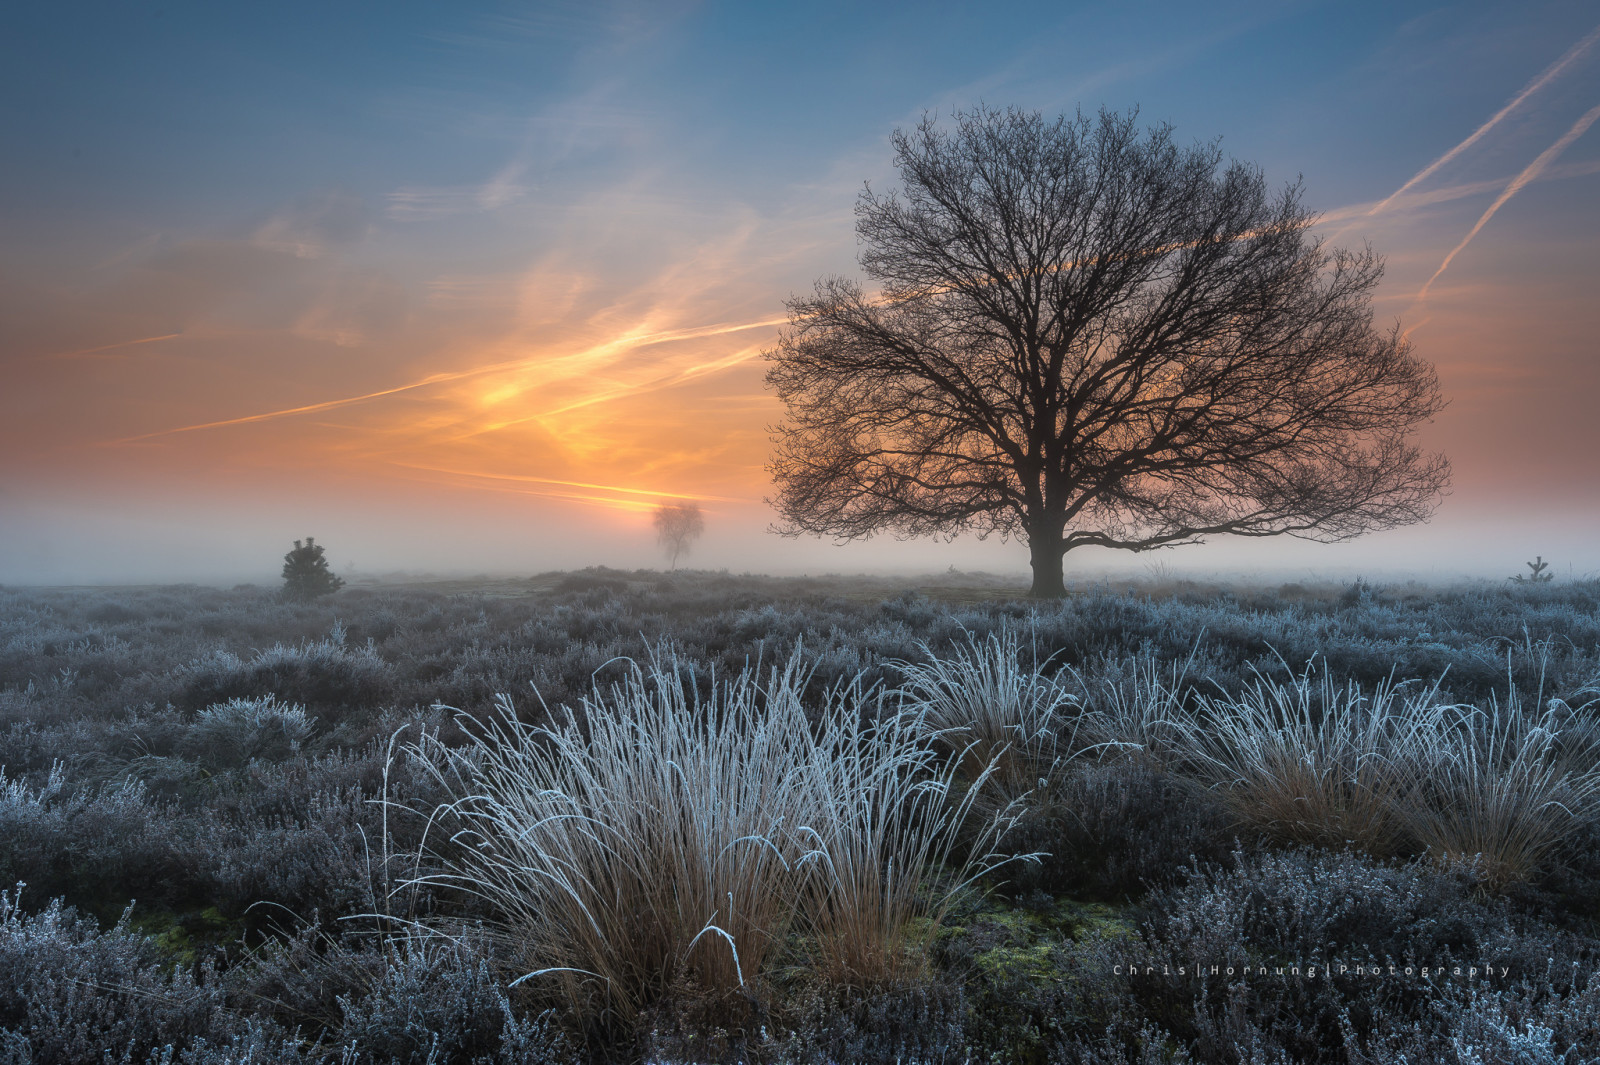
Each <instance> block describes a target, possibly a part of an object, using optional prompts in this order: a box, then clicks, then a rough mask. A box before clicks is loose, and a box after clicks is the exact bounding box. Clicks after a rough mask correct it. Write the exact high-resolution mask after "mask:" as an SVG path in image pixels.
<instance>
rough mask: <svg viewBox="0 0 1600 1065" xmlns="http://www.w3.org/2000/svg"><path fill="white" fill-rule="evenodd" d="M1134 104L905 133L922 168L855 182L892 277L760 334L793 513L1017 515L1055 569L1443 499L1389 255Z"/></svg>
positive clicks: (873, 267) (835, 516) (873, 243)
mask: <svg viewBox="0 0 1600 1065" xmlns="http://www.w3.org/2000/svg"><path fill="white" fill-rule="evenodd" d="M1135 120H1136V113H1134V114H1127V115H1120V114H1115V113H1107V112H1101V114H1100V116H1099V118H1098V120H1091V119H1088V118H1086V117H1085V116H1084V115H1082V114H1081V113H1080V114H1078V115H1077V116H1076V117H1072V118H1066V117H1063V118H1060V119H1057V120H1055V121H1053V122H1047V121H1046V120H1045V119H1044V118H1043V117H1042V116H1041V115H1039V114H1037V113H1023V112H1018V111H1006V112H1004V113H1001V112H995V111H990V110H985V109H979V110H977V111H974V112H970V113H965V114H962V113H958V114H957V115H956V116H955V129H954V131H953V132H952V131H950V130H948V129H947V128H944V127H941V126H940V125H938V124H937V123H936V122H935V121H934V120H933V119H932V118H926V119H924V120H923V122H922V124H921V125H920V126H918V128H916V129H915V130H913V131H911V132H909V133H907V132H905V131H897V132H896V133H895V136H894V147H895V152H896V166H897V168H898V170H899V172H900V176H901V179H902V181H903V183H904V192H903V194H898V195H897V194H896V193H894V192H891V193H889V194H888V195H880V194H878V193H875V192H874V191H873V190H872V189H871V188H870V187H868V188H867V189H866V190H864V191H863V192H862V194H861V196H860V199H859V201H858V202H857V204H856V232H857V235H858V237H859V238H860V241H861V243H862V244H863V245H864V250H863V252H862V254H861V266H862V268H863V269H864V270H865V271H866V274H867V276H868V277H869V278H871V279H872V280H873V281H875V282H877V283H878V285H879V286H880V287H881V294H880V295H879V296H878V298H868V296H867V295H866V294H865V293H864V292H863V291H862V289H861V287H860V286H859V285H858V284H857V283H856V282H854V281H851V280H847V279H843V278H837V277H830V278H825V279H823V280H821V281H819V282H818V283H817V285H816V290H815V292H814V294H812V295H811V296H808V297H803V298H802V297H796V298H792V299H791V300H790V301H789V303H788V307H789V315H790V319H789V320H790V326H789V328H788V329H787V330H786V331H785V332H784V333H783V334H782V335H781V337H780V339H779V342H778V346H777V348H776V349H775V350H772V351H769V352H767V353H766V357H767V358H768V359H769V360H770V361H771V363H772V365H771V366H770V367H769V369H768V371H767V382H768V384H770V385H771V386H773V387H774V388H775V389H776V390H777V392H778V396H779V397H780V398H781V399H782V400H783V402H784V404H785V406H786V409H787V412H788V416H787V420H786V422H785V423H784V424H781V425H779V426H777V428H776V429H775V433H776V437H775V439H776V443H777V445H778V446H777V451H776V454H775V456H774V457H773V460H772V462H771V464H770V466H769V470H770V472H771V474H772V476H773V479H774V481H775V483H776V486H777V498H776V499H775V500H772V501H771V502H772V503H773V505H774V506H775V507H776V508H777V510H778V512H779V513H780V515H781V516H782V521H781V523H780V524H779V525H778V527H777V528H778V531H779V532H782V533H785V534H787V535H797V534H799V533H802V532H804V533H815V534H819V535H831V536H834V537H838V538H841V539H856V538H864V537H867V536H870V535H872V534H874V533H877V532H881V531H887V532H890V533H893V534H895V535H897V536H901V537H911V536H923V535H930V534H938V535H944V536H946V537H947V538H949V537H954V536H955V535H957V534H958V533H961V532H974V533H976V534H977V535H979V536H987V535H989V534H991V533H996V532H998V533H1000V534H1001V535H1003V536H1005V535H1016V536H1020V537H1022V538H1025V539H1026V540H1027V542H1028V545H1029V549H1030V553H1031V556H1032V565H1033V594H1034V595H1037V596H1059V595H1062V594H1064V586H1063V582H1062V561H1063V558H1064V556H1065V554H1066V552H1068V551H1070V550H1072V549H1074V548H1078V547H1085V546H1089V545H1095V546H1100V547H1109V548H1122V549H1126V550H1132V551H1144V550H1149V549H1151V548H1157V547H1166V546H1169V545H1176V544H1186V543H1198V542H1201V541H1202V539H1203V538H1204V537H1206V536H1209V535H1213V534H1219V533H1235V534H1240V535H1244V536H1272V535H1278V534H1285V533H1287V534H1290V535H1294V536H1300V537H1305V538H1308V539H1316V540H1324V541H1335V540H1343V539H1347V538H1349V537H1353V536H1356V535H1358V534H1360V533H1362V532H1365V531H1367V530H1371V529H1382V528H1389V527H1393V526H1398V525H1404V524H1408V523H1411V522H1416V521H1422V520H1425V519H1426V518H1427V517H1428V515H1429V514H1430V513H1431V511H1432V508H1433V505H1434V503H1435V501H1436V499H1437V497H1438V495H1439V493H1440V492H1441V491H1442V490H1443V488H1444V487H1445V485H1446V484H1447V483H1448V479H1449V465H1448V463H1447V462H1446V460H1445V459H1444V458H1443V456H1438V455H1424V454H1423V453H1422V452H1421V451H1419V450H1418V449H1417V448H1416V447H1415V446H1413V445H1412V443H1411V442H1410V437H1411V434H1412V432H1413V431H1414V430H1415V428H1416V427H1417V426H1418V425H1419V424H1420V423H1422V422H1424V421H1426V420H1427V419H1429V418H1431V417H1432V416H1433V415H1434V414H1436V413H1437V412H1438V411H1439V410H1440V409H1441V408H1442V406H1443V401H1442V400H1441V398H1440V394H1439V388H1438V382H1437V378H1436V376H1435V374H1434V371H1433V368H1432V366H1431V365H1429V364H1428V363H1427V362H1425V361H1423V360H1421V359H1419V358H1417V357H1416V356H1415V355H1413V354H1412V351H1411V348H1410V345H1409V344H1408V343H1407V342H1406V340H1405V338H1404V337H1403V336H1402V335H1401V334H1400V332H1399V327H1398V326H1396V327H1395V328H1394V329H1393V330H1390V331H1387V332H1381V331H1378V330H1375V329H1374V328H1373V325H1372V315H1371V311H1370V306H1369V304H1370V299H1371V293H1372V289H1373V287H1374V286H1375V285H1376V284H1377V282H1378V279H1379V276H1380V275H1381V273H1382V269H1383V264H1382V261H1381V260H1380V259H1378V258H1377V257H1376V256H1375V255H1374V254H1373V253H1372V251H1371V249H1367V250H1364V251H1361V252H1350V251H1343V250H1335V249H1329V248H1326V247H1324V246H1323V244H1322V242H1321V241H1319V240H1316V239H1314V238H1312V237H1311V236H1310V234H1309V232H1308V230H1309V227H1310V226H1311V225H1312V224H1313V223H1314V221H1315V218H1314V216H1312V215H1311V214H1309V213H1308V212H1307V211H1306V210H1305V209H1304V208H1302V207H1301V205H1300V190H1299V187H1298V186H1297V185H1296V186H1290V187H1288V188H1286V189H1284V190H1283V191H1282V192H1280V193H1278V194H1276V195H1273V194H1270V193H1269V192H1268V189H1267V185H1266V180H1265V178H1264V177H1263V175H1262V173H1261V171H1260V170H1259V169H1258V168H1255V167H1252V166H1248V165H1245V164H1243V163H1239V162H1229V163H1228V164H1227V165H1223V157H1222V153H1221V151H1220V149H1219V148H1218V147H1217V145H1216V144H1210V145H1196V146H1194V147H1188V148H1180V147H1178V146H1176V145H1175V144H1174V143H1173V141H1172V134H1171V128H1170V127H1166V126H1158V127H1155V128H1153V129H1150V130H1148V131H1146V132H1144V133H1143V134H1141V133H1140V132H1139V131H1138V130H1137V129H1136V126H1135Z"/></svg>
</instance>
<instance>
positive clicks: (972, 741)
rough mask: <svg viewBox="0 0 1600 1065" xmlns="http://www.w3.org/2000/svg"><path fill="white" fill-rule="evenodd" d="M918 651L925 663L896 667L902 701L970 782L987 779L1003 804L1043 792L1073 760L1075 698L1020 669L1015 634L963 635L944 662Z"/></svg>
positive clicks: (1044, 678) (1032, 670)
mask: <svg viewBox="0 0 1600 1065" xmlns="http://www.w3.org/2000/svg"><path fill="white" fill-rule="evenodd" d="M918 647H919V649H920V650H921V651H922V653H923V654H924V655H925V656H926V660H925V661H922V662H897V663H896V665H897V667H898V668H899V669H900V671H901V673H902V675H903V676H904V678H905V680H904V684H903V686H902V688H901V692H902V695H903V697H904V698H905V700H906V701H907V704H908V706H910V707H911V708H914V710H915V712H916V713H917V714H918V715H919V718H920V720H921V721H922V722H923V723H924V724H925V725H926V727H927V729H928V730H929V732H930V734H931V735H933V736H934V737H936V738H938V739H939V740H940V741H941V742H943V743H944V744H945V745H947V746H948V747H950V748H951V749H954V750H960V751H962V752H963V762H964V768H965V769H966V771H967V773H968V775H969V776H972V777H976V776H977V775H979V774H980V773H984V772H985V771H987V773H988V776H987V786H988V787H989V789H991V790H992V791H993V792H994V793H996V794H997V795H998V796H999V797H1000V798H1001V800H1002V804H1003V803H1004V802H1009V801H1010V800H1013V799H1017V798H1020V797H1022V796H1023V795H1025V794H1027V793H1028V792H1030V791H1034V790H1036V789H1038V788H1040V787H1041V786H1044V787H1048V784H1049V781H1050V780H1051V779H1052V778H1054V777H1056V776H1057V775H1058V771H1059V770H1060V768H1061V767H1062V764H1063V763H1064V762H1065V761H1066V760H1068V759H1069V758H1070V757H1071V755H1072V754H1073V753H1075V752H1074V750H1073V742H1072V741H1073V739H1074V737H1075V736H1076V732H1077V716H1076V712H1077V711H1079V710H1081V709H1082V702H1081V701H1080V700H1079V698H1078V697H1077V695H1075V694H1074V693H1073V692H1072V691H1071V690H1070V689H1069V688H1068V687H1066V686H1065V685H1064V684H1062V683H1061V682H1060V681H1058V680H1057V679H1055V678H1053V677H1048V676H1045V675H1044V674H1043V673H1042V672H1041V671H1040V668H1039V665H1038V663H1037V662H1035V663H1034V665H1033V667H1032V668H1024V667H1023V666H1022V664H1021V656H1020V648H1019V647H1018V639H1017V633H1016V631H1015V630H1014V629H1010V628H1006V629H1002V630H1001V631H999V632H996V633H990V634H989V635H988V637H986V638H985V639H983V640H981V641H980V640H978V639H977V638H976V637H975V636H973V635H972V634H971V633H968V634H967V639H966V643H965V645H964V646H962V645H958V646H957V647H956V649H955V652H954V653H953V654H951V655H949V656H940V655H938V654H936V653H934V651H933V650H932V649H931V648H930V647H929V646H928V645H927V644H926V643H922V644H918Z"/></svg>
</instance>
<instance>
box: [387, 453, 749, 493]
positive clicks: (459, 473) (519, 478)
mask: <svg viewBox="0 0 1600 1065" xmlns="http://www.w3.org/2000/svg"><path fill="white" fill-rule="evenodd" d="M396 465H398V466H403V467H405V468H406V469H408V470H426V471H427V472H429V473H448V474H450V475H452V476H455V477H481V478H484V479H485V480H490V481H516V482H519V483H526V484H550V485H559V486H561V487H563V488H590V489H595V490H598V491H601V492H621V493H623V494H626V495H635V496H654V497H656V498H658V499H696V500H704V499H714V500H716V501H718V502H719V503H746V502H749V500H746V499H738V498H735V497H733V496H713V495H685V494H684V493H682V492H658V491H656V490H654V489H650V488H623V487H621V486H620V485H614V484H593V483H591V482H589V481H560V480H556V479H555V478H553V477H529V476H525V475H519V474H512V473H474V472H472V471H470V470H452V469H447V468H445V467H443V466H422V465H419V464H417V463H412V462H400V463H396Z"/></svg>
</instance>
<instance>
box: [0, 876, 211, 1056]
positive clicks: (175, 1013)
mask: <svg viewBox="0 0 1600 1065" xmlns="http://www.w3.org/2000/svg"><path fill="white" fill-rule="evenodd" d="M227 1026H228V1017H227V1015H226V1014H225V1013H224V1011H223V990H222V987H221V985H220V983H219V982H218V980H217V979H216V976H215V974H214V973H213V972H212V970H210V969H209V968H207V967H205V966H201V967H200V968H199V969H198V970H195V971H191V970H189V969H185V968H181V967H179V968H173V967H171V966H170V964H169V963H168V960H167V959H166V958H165V957H163V956H162V953H161V951H160V950H158V949H157V948H156V946H155V944H154V943H153V942H152V941H150V940H149V939H146V938H145V937H143V936H139V935H135V934H133V933H132V932H131V931H130V929H129V925H128V915H127V914H124V915H123V918H122V919H121V920H120V921H118V922H117V924H116V925H115V926H114V927H112V928H111V929H110V930H109V931H107V932H105V933H102V932H101V931H100V929H99V927H98V925H97V924H96V922H94V921H93V920H90V919H86V918H82V917H79V916H77V914H76V913H75V912H74V911H73V910H71V909H70V908H66V907H63V906H62V905H61V902H60V900H56V901H54V902H51V903H50V904H49V905H48V906H46V907H45V908H44V909H43V910H42V911H40V912H38V913H36V914H31V915H29V914H24V913H23V912H22V910H21V892H20V890H19V891H17V892H0V1032H3V1033H4V1040H3V1041H0V1053H4V1054H8V1055H9V1056H10V1057H11V1058H12V1060H15V1061H29V1062H39V1063H46V1062H48V1063H60V1065H76V1063H83V1065H105V1063H107V1062H116V1063H138V1062H143V1061H144V1059H145V1056H146V1055H147V1054H149V1053H151V1052H152V1051H155V1050H157V1049H159V1048H160V1047H161V1046H163V1045H164V1044H170V1043H179V1044H181V1043H184V1042H188V1041H190V1040H191V1039H193V1038H195V1037H197V1036H201V1035H206V1034H210V1033H213V1032H218V1031H219V1030H222V1029H225V1028H226V1027H227Z"/></svg>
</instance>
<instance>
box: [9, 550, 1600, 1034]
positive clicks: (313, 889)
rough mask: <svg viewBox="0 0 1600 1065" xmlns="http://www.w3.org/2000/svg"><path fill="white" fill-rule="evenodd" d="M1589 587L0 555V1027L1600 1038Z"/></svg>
mask: <svg viewBox="0 0 1600 1065" xmlns="http://www.w3.org/2000/svg"><path fill="white" fill-rule="evenodd" d="M1597 606H1600V584H1597V583H1596V582H1594V581H1588V582H1571V581H1568V582H1555V583H1550V584H1523V585H1515V584H1511V583H1509V582H1508V583H1505V584H1502V585H1492V584H1481V585H1462V586H1458V587H1449V588H1441V587H1424V586H1420V585H1412V584H1406V585H1372V584H1366V583H1362V582H1357V583H1356V584H1355V585H1351V586H1337V585H1327V586H1316V585H1299V584H1289V585H1282V586H1280V587H1260V588H1241V587H1235V588H1217V587H1204V586H1199V585H1193V584H1186V583H1182V582H1168V583H1166V584H1163V585H1160V586H1156V585H1150V584H1148V583H1147V584H1146V585H1143V586H1138V587H1122V588H1101V589H1098V590H1088V591H1078V592H1075V593H1073V594H1071V595H1070V596H1069V597H1068V598H1067V599H1065V600H1063V601H1060V602H1030V601H1028V600H1026V599H1023V598H1020V591H1019V590H1018V589H1015V588H1011V587H1008V586H1004V585H1003V584H1001V583H1000V582H996V581H990V580H986V579H983V578H977V577H960V576H956V575H950V576H946V577H941V578H938V581H937V582H933V581H929V582H922V583H920V584H919V583H917V582H911V581H904V582H895V581H889V580H880V579H870V578H823V579H792V580H790V579H773V578H762V577H734V576H729V575H726V574H710V573H684V572H680V573H676V574H671V575H667V574H661V573H653V572H639V573H626V572H619V571H613V570H587V571H583V572H580V573H570V574H547V575H543V576H540V577H536V578H533V579H531V580H510V579H503V580H495V581H489V580H485V581H478V582H467V581H463V582H451V583H444V582H433V583H416V584H409V585H408V584H369V585H362V586H353V587H349V588H346V589H344V590H343V591H340V592H338V593H337V594H335V595H332V596H329V597H327V598H324V599H321V600H318V601H316V602H312V603H297V602H290V601H286V600H284V599H282V598H281V597H280V596H278V595H277V593H276V590H275V589H270V588H258V587H252V586H242V587H239V588H235V589H232V590H227V591H225V590H220V589H213V588H202V587H196V586H188V585H185V586H177V587H161V588H118V589H110V588H105V589H56V590H42V589H7V588H0V762H3V763H4V773H3V778H0V884H3V885H6V886H7V887H6V891H5V893H4V896H3V898H0V1065H12V1063H16V1065H21V1063H33V1065H43V1063H54V1062H84V1063H90V1062H92V1063H95V1065H109V1063H137V1065H144V1063H147V1062H151V1063H154V1062H159V1063H163V1065H170V1063H186V1065H188V1063H193V1065H200V1063H205V1065H220V1063H224V1062H230V1063H240V1065H243V1063H245V1062H251V1063H269V1062H273V1063H275V1062H306V1063H310V1062H327V1063H330V1065H332V1063H335V1062H338V1063H347V1065H353V1063H358V1062H360V1063H366V1062H371V1063H382V1065H387V1063H390V1062H400V1063H407V1065H422V1063H439V1065H442V1063H446V1062H482V1063H491V1062H493V1063H506V1065H510V1063H532V1062H578V1061H604V1062H610V1061H631V1060H648V1061H659V1062H669V1061H670V1062H690V1061H695V1062H702V1061H703V1062H733V1061H748V1062H791V1061H792V1062H909V1061H944V1062H952V1063H953V1062H964V1061H975V1062H978V1061H981V1062H1021V1063H1057V1062H1060V1063H1068V1062H1078V1063H1090V1062H1094V1063H1111V1062H1127V1063H1154V1062H1190V1061H1193V1062H1227V1063H1241V1065H1242V1063H1246V1062H1250V1063H1256V1062H1260V1063H1267V1062H1285V1063H1286V1062H1341V1063H1347V1062H1374V1063H1379V1062H1396V1061H1409V1062H1419V1063H1420V1062H1459V1063H1500V1062H1505V1063H1513V1062H1514V1063H1527V1065H1535V1063H1562V1065H1576V1063H1579V1062H1584V1061H1589V1062H1593V1061H1597V1060H1600V768H1597V765H1600V612H1597Z"/></svg>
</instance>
